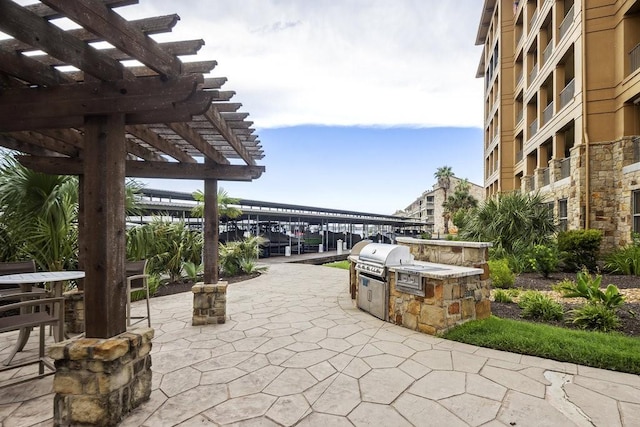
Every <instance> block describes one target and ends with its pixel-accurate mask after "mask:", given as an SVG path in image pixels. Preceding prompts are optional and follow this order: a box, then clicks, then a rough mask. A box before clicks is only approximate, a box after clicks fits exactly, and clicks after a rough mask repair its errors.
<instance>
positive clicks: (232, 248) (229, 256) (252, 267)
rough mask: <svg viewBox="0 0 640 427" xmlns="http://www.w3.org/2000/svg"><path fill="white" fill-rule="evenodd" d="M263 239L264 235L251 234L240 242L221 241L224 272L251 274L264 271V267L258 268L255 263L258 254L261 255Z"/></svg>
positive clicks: (221, 262)
mask: <svg viewBox="0 0 640 427" xmlns="http://www.w3.org/2000/svg"><path fill="white" fill-rule="evenodd" d="M263 241H264V239H263V238H262V237H256V236H251V237H247V238H245V239H244V240H241V241H238V242H228V243H226V244H224V243H221V244H220V247H219V248H220V250H219V261H220V268H221V270H222V271H223V272H224V274H226V275H227V276H237V275H239V274H242V273H245V274H251V273H255V272H258V271H263V270H264V269H263V268H258V267H256V264H255V262H256V261H257V260H258V255H260V251H261V249H260V245H261V244H262V243H263Z"/></svg>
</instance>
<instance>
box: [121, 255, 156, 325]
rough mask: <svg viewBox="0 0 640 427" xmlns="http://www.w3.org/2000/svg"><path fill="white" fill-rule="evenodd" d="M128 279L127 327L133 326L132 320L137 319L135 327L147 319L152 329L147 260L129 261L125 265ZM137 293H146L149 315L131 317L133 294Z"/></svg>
mask: <svg viewBox="0 0 640 427" xmlns="http://www.w3.org/2000/svg"><path fill="white" fill-rule="evenodd" d="M125 272H126V277H127V326H131V319H137V322H134V325H135V324H136V323H138V322H141V321H142V320H143V319H147V325H148V326H149V327H151V315H150V311H151V310H150V309H149V283H148V279H149V275H148V274H147V260H146V259H145V260H141V261H127V262H126V263H125ZM137 291H144V292H145V293H146V299H147V315H146V316H133V317H131V294H132V293H133V292H137Z"/></svg>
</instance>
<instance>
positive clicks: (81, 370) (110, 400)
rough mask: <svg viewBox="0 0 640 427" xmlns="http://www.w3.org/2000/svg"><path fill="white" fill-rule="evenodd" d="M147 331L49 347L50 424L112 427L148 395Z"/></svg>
mask: <svg viewBox="0 0 640 427" xmlns="http://www.w3.org/2000/svg"><path fill="white" fill-rule="evenodd" d="M153 335H154V331H153V329H151V328H141V329H136V330H134V331H131V332H125V333H123V334H120V335H118V336H116V337H113V338H109V339H97V338H81V339H78V340H69V341H62V342H59V343H55V344H52V345H51V346H50V347H49V349H48V353H49V357H51V358H52V359H54V361H55V366H56V373H55V377H54V380H53V391H54V392H55V398H54V425H56V426H80V425H82V426H114V425H117V424H118V423H119V422H120V420H122V418H123V417H124V416H125V415H126V414H128V413H129V412H130V411H131V410H132V409H134V408H136V407H137V406H139V405H140V404H141V403H142V402H144V401H146V400H148V399H149V396H150V394H151V355H150V354H149V353H150V351H151V339H152V338H153Z"/></svg>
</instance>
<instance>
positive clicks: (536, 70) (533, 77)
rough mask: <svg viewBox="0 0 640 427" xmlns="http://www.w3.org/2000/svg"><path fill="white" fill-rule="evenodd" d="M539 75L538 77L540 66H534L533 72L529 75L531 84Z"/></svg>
mask: <svg viewBox="0 0 640 427" xmlns="http://www.w3.org/2000/svg"><path fill="white" fill-rule="evenodd" d="M537 75H538V64H534V65H533V68H532V69H531V72H530V73H529V84H531V82H532V81H533V79H535V78H536V76H537Z"/></svg>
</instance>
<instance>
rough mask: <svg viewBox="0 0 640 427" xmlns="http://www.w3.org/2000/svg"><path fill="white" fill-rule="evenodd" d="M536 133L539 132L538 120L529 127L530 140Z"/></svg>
mask: <svg viewBox="0 0 640 427" xmlns="http://www.w3.org/2000/svg"><path fill="white" fill-rule="evenodd" d="M536 132H538V119H535V120H534V121H532V122H531V124H530V125H529V138H533V136H534V135H535V134H536Z"/></svg>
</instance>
